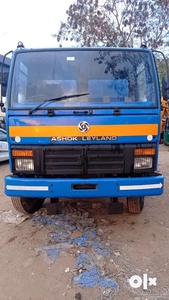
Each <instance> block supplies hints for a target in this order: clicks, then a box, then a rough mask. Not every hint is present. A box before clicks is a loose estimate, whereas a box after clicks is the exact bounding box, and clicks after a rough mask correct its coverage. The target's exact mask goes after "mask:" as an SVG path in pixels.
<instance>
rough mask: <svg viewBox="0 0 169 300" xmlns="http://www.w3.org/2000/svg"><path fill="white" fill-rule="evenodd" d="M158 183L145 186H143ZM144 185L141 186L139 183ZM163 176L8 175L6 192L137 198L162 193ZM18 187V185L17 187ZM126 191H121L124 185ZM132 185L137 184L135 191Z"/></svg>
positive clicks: (22, 195) (29, 195) (31, 194)
mask: <svg viewBox="0 0 169 300" xmlns="http://www.w3.org/2000/svg"><path fill="white" fill-rule="evenodd" d="M74 184H92V185H93V184H94V185H96V189H93V190H91V189H90V190H83V189H82V190H73V188H72V185H74ZM154 184H155V185H159V186H158V187H156V188H155V186H154V187H153V188H148V189H146V188H145V187H144V185H154ZM140 185H143V187H141V188H138V186H140ZM163 185H164V177H163V176H162V175H160V176H152V177H141V178H105V179H104V178H91V179H85V180H84V179H76V178H71V179H56V178H48V179H47V178H45V179H43V178H17V177H13V176H6V177H5V194H6V195H7V196H16V197H25V196H26V197H42V198H55V197H59V198H79V197H80V198H83V197H84V198H85V197H86V198H87V197H89V198H90V197H92V198H93V197H96V198H97V197H137V196H140V197H141V196H155V195H161V194H162V193H163ZM16 186H17V187H16ZM29 186H31V187H33V188H34V189H36V188H39V187H46V188H47V189H48V190H43V191H36V190H31V191H25V190H22V189H21V188H22V187H27V188H28V187H29ZM122 186H123V188H124V187H125V189H126V190H122V188H121V187H122ZM131 186H137V188H136V190H133V188H132V187H131Z"/></svg>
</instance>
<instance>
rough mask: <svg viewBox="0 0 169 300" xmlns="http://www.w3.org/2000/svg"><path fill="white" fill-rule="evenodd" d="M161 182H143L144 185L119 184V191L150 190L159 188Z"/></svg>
mask: <svg viewBox="0 0 169 300" xmlns="http://www.w3.org/2000/svg"><path fill="white" fill-rule="evenodd" d="M162 186H163V185H162V183H158V184H144V185H126V186H125V185H121V186H120V191H128V190H151V189H161V188H162Z"/></svg>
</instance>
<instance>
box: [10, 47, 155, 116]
mask: <svg viewBox="0 0 169 300" xmlns="http://www.w3.org/2000/svg"><path fill="white" fill-rule="evenodd" d="M60 51H62V52H63V51H67V52H70V51H80V52H81V51H97V52H98V51H115V52H117V51H119V52H120V51H129V52H131V51H132V52H143V53H147V54H148V55H149V59H150V63H151V67H152V76H153V83H154V95H155V100H156V101H155V104H154V105H153V106H148V105H144V104H143V103H142V102H140V103H137V105H132V104H130V105H127V104H126V105H120V104H119V105H108V103H107V105H97V106H96V105H93V106H92V105H90V106H86V105H84V106H81V105H79V106H78V105H72V106H66V107H65V106H63V105H62V103H63V102H62V101H60V102H59V104H60V105H57V106H55V105H54V106H51V105H49V102H46V104H44V105H43V106H42V107H40V108H39V109H38V110H49V109H50V110H69V111H70V110H79V109H80V110H81V109H92V110H95V109H96V110H106V109H115V108H117V107H118V108H119V109H148V110H149V109H157V108H158V107H159V106H160V90H159V89H158V86H159V82H158V74H157V69H156V63H155V60H154V57H153V53H152V51H151V50H150V49H145V48H144V49H143V48H121V47H120V48H112V47H104V48H103V47H89V48H88V47H83V48H78V47H77V48H73V47H72V48H62V47H59V48H42V49H25V48H22V49H17V50H15V51H14V52H13V57H12V61H11V68H10V72H9V82H8V83H9V85H8V89H7V107H8V109H10V110H22V111H29V110H30V109H31V108H33V106H26V107H13V106H11V102H12V101H11V100H12V99H11V95H12V82H13V76H14V70H15V63H16V59H17V55H19V54H21V53H30V52H60ZM67 96H68V95H67ZM63 101H64V100H63ZM34 104H35V106H36V104H37V102H35V103H34Z"/></svg>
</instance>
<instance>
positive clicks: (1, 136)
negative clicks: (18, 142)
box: [0, 128, 9, 162]
mask: <svg viewBox="0 0 169 300" xmlns="http://www.w3.org/2000/svg"><path fill="white" fill-rule="evenodd" d="M8 159H9V154H8V143H7V135H6V131H5V130H4V129H2V128H0V162H1V161H6V160H8Z"/></svg>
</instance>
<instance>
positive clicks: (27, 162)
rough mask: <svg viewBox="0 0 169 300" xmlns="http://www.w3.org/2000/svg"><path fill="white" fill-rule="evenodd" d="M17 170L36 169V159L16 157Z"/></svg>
mask: <svg viewBox="0 0 169 300" xmlns="http://www.w3.org/2000/svg"><path fill="white" fill-rule="evenodd" d="M15 170H16V171H34V160H33V159H29V158H16V159H15Z"/></svg>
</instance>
